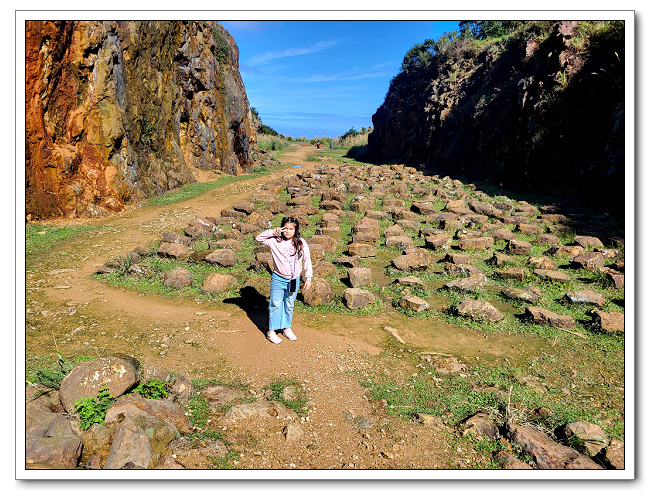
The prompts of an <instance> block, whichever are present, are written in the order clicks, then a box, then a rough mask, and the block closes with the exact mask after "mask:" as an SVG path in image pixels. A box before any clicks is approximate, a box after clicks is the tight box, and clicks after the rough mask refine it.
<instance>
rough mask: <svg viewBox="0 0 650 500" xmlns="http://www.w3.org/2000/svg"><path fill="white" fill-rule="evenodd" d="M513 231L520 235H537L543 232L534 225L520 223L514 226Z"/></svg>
mask: <svg viewBox="0 0 650 500" xmlns="http://www.w3.org/2000/svg"><path fill="white" fill-rule="evenodd" d="M515 231H519V232H520V233H522V234H527V235H536V234H537V235H539V234H542V233H543V232H544V229H543V228H541V227H539V226H536V225H534V224H525V223H523V222H520V223H519V224H517V225H516V226H515Z"/></svg>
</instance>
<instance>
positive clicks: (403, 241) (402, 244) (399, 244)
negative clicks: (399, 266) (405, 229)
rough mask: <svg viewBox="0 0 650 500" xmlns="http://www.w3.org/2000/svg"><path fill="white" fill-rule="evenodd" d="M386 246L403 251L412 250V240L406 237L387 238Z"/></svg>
mask: <svg viewBox="0 0 650 500" xmlns="http://www.w3.org/2000/svg"><path fill="white" fill-rule="evenodd" d="M386 246H387V247H389V248H390V247H396V248H398V249H400V250H405V249H407V248H413V240H412V239H411V238H409V237H408V236H406V235H402V236H389V237H387V238H386Z"/></svg>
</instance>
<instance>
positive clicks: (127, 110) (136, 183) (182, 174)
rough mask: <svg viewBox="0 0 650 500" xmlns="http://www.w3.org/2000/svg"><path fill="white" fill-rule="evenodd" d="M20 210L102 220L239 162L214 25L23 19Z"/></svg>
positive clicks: (247, 160) (235, 169)
mask: <svg viewBox="0 0 650 500" xmlns="http://www.w3.org/2000/svg"><path fill="white" fill-rule="evenodd" d="M25 37H26V38H25V39H26V61H25V69H26V80H25V90H26V97H25V112H26V117H25V131H26V143H25V151H26V161H25V163H26V165H25V169H26V186H25V187H26V213H27V216H28V218H50V217H61V216H65V217H101V216H105V215H108V214H110V213H111V212H117V211H120V210H122V209H123V208H124V205H125V203H127V202H129V201H137V200H141V199H144V198H147V197H150V196H153V195H158V194H162V193H163V192H165V191H167V190H169V189H173V188H175V187H179V186H181V185H183V184H186V183H188V182H193V181H194V179H193V177H192V174H191V167H194V168H199V169H204V170H208V169H218V170H222V171H224V172H226V173H230V174H237V173H241V172H245V171H248V170H250V168H251V165H252V162H251V157H250V148H251V146H253V145H254V143H255V141H256V139H255V131H254V128H253V125H252V117H251V112H250V105H249V103H248V99H247V97H246V92H245V89H244V85H243V82H242V80H241V76H240V75H239V69H238V58H239V53H238V49H237V46H236V44H235V42H234V40H233V38H232V37H231V36H230V34H229V33H228V32H227V31H225V30H224V29H223V27H222V26H221V25H220V24H218V23H216V22H176V21H153V22H144V21H137V22H136V21H133V22H131V21H120V22H110V21H106V22H66V21H54V22H51V21H28V22H27V23H26V33H25Z"/></svg>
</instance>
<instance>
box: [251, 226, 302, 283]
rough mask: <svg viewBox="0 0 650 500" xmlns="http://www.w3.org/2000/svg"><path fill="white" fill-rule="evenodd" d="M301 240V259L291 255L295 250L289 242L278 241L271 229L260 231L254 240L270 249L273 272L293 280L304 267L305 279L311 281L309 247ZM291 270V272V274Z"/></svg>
mask: <svg viewBox="0 0 650 500" xmlns="http://www.w3.org/2000/svg"><path fill="white" fill-rule="evenodd" d="M300 239H301V240H302V253H303V255H302V257H301V258H298V256H297V255H293V253H294V252H295V249H294V247H293V243H292V242H291V241H290V240H284V239H283V240H282V241H278V240H277V239H276V238H275V236H274V235H273V229H267V230H266V231H262V232H261V233H260V234H258V235H257V236H256V237H255V240H257V241H259V242H260V243H262V244H264V245H266V246H268V247H269V248H270V249H271V255H272V256H273V271H274V272H276V273H278V274H279V275H280V276H282V277H283V278H288V279H293V278H297V277H298V276H300V272H301V271H302V268H303V266H304V268H305V278H308V279H311V278H312V277H313V276H314V271H313V269H312V267H311V255H310V254H309V246H308V245H307V242H306V241H305V240H304V238H300ZM292 270H293V272H292Z"/></svg>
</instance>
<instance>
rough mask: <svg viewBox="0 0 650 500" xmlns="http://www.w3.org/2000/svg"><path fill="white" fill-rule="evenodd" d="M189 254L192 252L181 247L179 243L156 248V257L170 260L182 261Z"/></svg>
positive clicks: (163, 244) (183, 246) (185, 247)
mask: <svg viewBox="0 0 650 500" xmlns="http://www.w3.org/2000/svg"><path fill="white" fill-rule="evenodd" d="M190 252H192V249H191V248H190V247H188V246H185V245H181V244H180V243H162V244H161V245H160V246H159V247H158V255H161V256H163V257H167V258H170V259H177V260H180V259H184V258H185V257H187V256H188V255H189V254H190Z"/></svg>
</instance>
